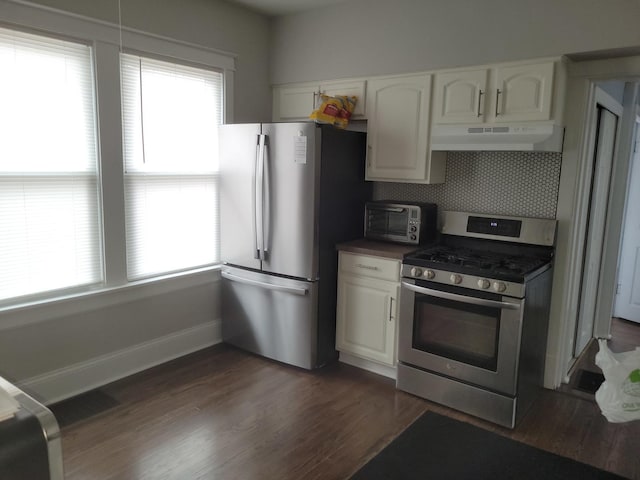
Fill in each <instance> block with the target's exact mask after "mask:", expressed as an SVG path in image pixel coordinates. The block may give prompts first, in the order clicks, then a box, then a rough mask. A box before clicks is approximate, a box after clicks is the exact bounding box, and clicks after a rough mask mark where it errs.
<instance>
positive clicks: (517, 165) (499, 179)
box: [373, 152, 562, 218]
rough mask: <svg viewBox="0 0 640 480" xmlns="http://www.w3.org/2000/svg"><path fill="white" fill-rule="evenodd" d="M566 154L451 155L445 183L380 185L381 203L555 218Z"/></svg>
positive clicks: (377, 187) (377, 196) (377, 184)
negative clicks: (431, 204) (433, 205)
mask: <svg viewBox="0 0 640 480" xmlns="http://www.w3.org/2000/svg"><path fill="white" fill-rule="evenodd" d="M561 159H562V154H561V153H546V152H544V153H543V152H449V153H448V157H447V170H446V177H445V183H443V184H438V185H418V184H414V183H388V182H375V183H374V187H373V198H374V199H376V200H383V199H390V200H405V201H414V202H431V203H436V204H437V205H438V208H439V209H440V210H441V211H442V210H454V211H463V212H473V213H488V214H494V215H513V216H518V217H538V218H555V216H556V207H557V204H558V186H559V184H560V164H561Z"/></svg>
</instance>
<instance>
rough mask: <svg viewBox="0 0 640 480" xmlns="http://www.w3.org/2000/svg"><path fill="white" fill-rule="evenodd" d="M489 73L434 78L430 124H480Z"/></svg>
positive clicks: (459, 74)
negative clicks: (433, 96)
mask: <svg viewBox="0 0 640 480" xmlns="http://www.w3.org/2000/svg"><path fill="white" fill-rule="evenodd" d="M488 77H489V70H488V69H486V68H482V69H480V70H466V71H462V72H458V71H456V72H445V73H439V74H437V75H436V83H435V101H434V103H435V106H434V109H433V123H482V122H486V121H487V120H486V118H485V115H484V110H485V108H484V104H485V96H486V93H487V79H488Z"/></svg>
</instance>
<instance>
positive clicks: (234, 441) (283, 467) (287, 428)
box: [53, 345, 640, 480]
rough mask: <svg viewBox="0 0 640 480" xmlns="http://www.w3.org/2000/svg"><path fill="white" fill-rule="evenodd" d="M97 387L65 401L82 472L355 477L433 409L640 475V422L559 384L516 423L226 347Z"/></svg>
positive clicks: (378, 381)
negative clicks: (603, 409) (620, 420)
mask: <svg viewBox="0 0 640 480" xmlns="http://www.w3.org/2000/svg"><path fill="white" fill-rule="evenodd" d="M95 394H98V397H99V398H101V400H100V401H97V402H95V403H96V409H95V411H94V412H91V408H90V407H89V408H86V409H84V410H86V413H84V414H80V415H78V414H76V415H75V416H74V415H70V416H69V415H65V410H66V411H67V412H68V411H72V412H78V409H77V408H76V407H74V404H73V401H69V402H63V403H61V404H59V405H56V406H54V407H53V410H54V412H55V413H56V415H57V416H58V418H59V419H61V424H62V443H63V453H64V465H65V473H66V478H67V479H70V480H79V479H83V480H89V479H91V480H100V479H119V480H120V479H180V480H183V479H197V478H204V479H214V478H215V479H224V480H227V479H278V480H284V479H305V480H312V479H345V478H348V477H349V476H350V475H351V474H353V473H354V472H355V471H356V470H357V469H358V468H359V467H361V466H362V465H363V464H364V463H366V462H367V461H368V460H369V459H370V458H372V457H373V456H374V455H375V454H376V453H378V452H379V451H380V450H381V449H382V448H383V447H384V446H386V445H387V444H388V443H389V442H390V441H391V440H392V439H393V438H395V437H396V436H397V435H398V434H399V433H400V432H402V431H403V430H404V429H405V428H406V427H407V426H408V425H410V424H411V423H412V422H413V421H414V420H415V419H416V418H417V417H418V416H419V415H421V414H422V413H424V412H425V411H427V410H433V411H436V412H438V413H441V414H445V415H449V416H452V417H455V418H457V419H460V420H462V421H466V422H469V423H472V424H475V425H477V426H480V427H482V428H486V429H488V430H492V431H494V432H496V433H498V434H500V435H504V436H507V437H511V438H513V439H515V440H518V441H521V442H524V443H527V444H529V445H533V446H535V447H538V448H541V449H544V450H548V451H551V452H554V453H557V454H559V455H562V456H566V457H570V458H573V459H576V460H578V461H581V462H585V463H589V464H591V465H594V466H596V467H598V468H601V469H604V470H609V471H612V472H615V473H618V474H619V475H622V476H625V477H628V478H632V479H640V456H639V455H638V452H640V422H633V423H628V424H609V423H608V422H607V421H606V419H605V418H604V417H603V416H602V415H601V414H600V410H599V409H598V406H597V405H596V403H595V402H594V401H592V400H589V399H584V398H579V397H576V396H572V395H570V394H564V393H561V392H554V391H549V390H546V391H544V393H543V395H542V396H541V398H540V399H539V401H538V402H537V403H536V404H535V405H534V406H533V407H532V410H531V411H530V412H529V413H528V414H527V415H526V416H525V418H524V419H523V421H522V422H521V424H520V425H519V426H518V427H517V428H516V429H515V430H513V431H511V430H508V429H504V428H501V427H498V426H496V425H493V424H490V423H488V422H484V421H482V420H479V419H476V418H473V417H469V416H467V415H464V414H461V413H459V412H454V411H452V410H450V409H447V408H444V407H441V406H439V405H436V404H433V403H431V402H428V401H426V400H422V399H420V398H417V397H414V396H411V395H409V394H406V393H404V392H400V391H397V390H396V389H395V387H394V382H392V381H391V380H388V379H385V378H383V377H379V376H377V375H373V374H370V373H367V372H364V371H362V370H359V369H356V368H354V367H350V366H348V365H343V364H338V363H336V364H333V365H330V366H328V367H325V368H324V369H321V370H319V371H316V372H306V371H302V370H299V369H296V368H293V367H287V366H284V365H281V364H278V363H275V362H272V361H269V360H265V359H262V358H259V357H256V356H253V355H250V354H246V353H244V352H241V351H239V350H236V349H234V348H232V347H228V346H225V345H217V346H215V347H212V348H209V349H206V350H203V351H200V352H197V353H195V354H192V355H189V356H187V357H183V358H180V359H178V360H175V361H173V362H170V363H167V364H164V365H161V366H159V367H156V368H153V369H150V370H148V371H145V372H143V373H140V374H138V375H134V376H131V377H128V378H126V379H124V380H121V381H118V382H115V383H113V384H110V385H108V386H105V387H103V388H101V389H100V390H99V391H98V392H94V393H93V395H95ZM90 397H91V395H90ZM90 397H87V398H90ZM105 399H107V400H108V401H105ZM79 401H80V402H81V403H85V404H87V405H90V404H91V403H92V401H91V400H87V401H83V400H82V399H79ZM83 415H84V416H85V417H86V418H82V416H83ZM505 461H508V459H505Z"/></svg>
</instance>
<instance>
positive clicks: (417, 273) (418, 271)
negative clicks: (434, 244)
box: [411, 267, 422, 277]
mask: <svg viewBox="0 0 640 480" xmlns="http://www.w3.org/2000/svg"><path fill="white" fill-rule="evenodd" d="M411 276H412V277H420V276H422V269H421V268H416V267H413V268H412V269H411Z"/></svg>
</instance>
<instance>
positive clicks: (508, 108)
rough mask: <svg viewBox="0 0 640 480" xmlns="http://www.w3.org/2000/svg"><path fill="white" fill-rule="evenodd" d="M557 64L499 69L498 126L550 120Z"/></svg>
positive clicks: (497, 74) (496, 115)
mask: <svg viewBox="0 0 640 480" xmlns="http://www.w3.org/2000/svg"><path fill="white" fill-rule="evenodd" d="M553 67H554V64H553V62H548V63H541V64H534V65H514V66H505V67H500V68H496V70H495V74H496V86H497V89H496V102H495V104H496V108H495V111H494V113H495V121H496V122H514V121H518V122H519V121H533V120H549V119H550V118H551V97H552V93H553V71H554V68H553Z"/></svg>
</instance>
